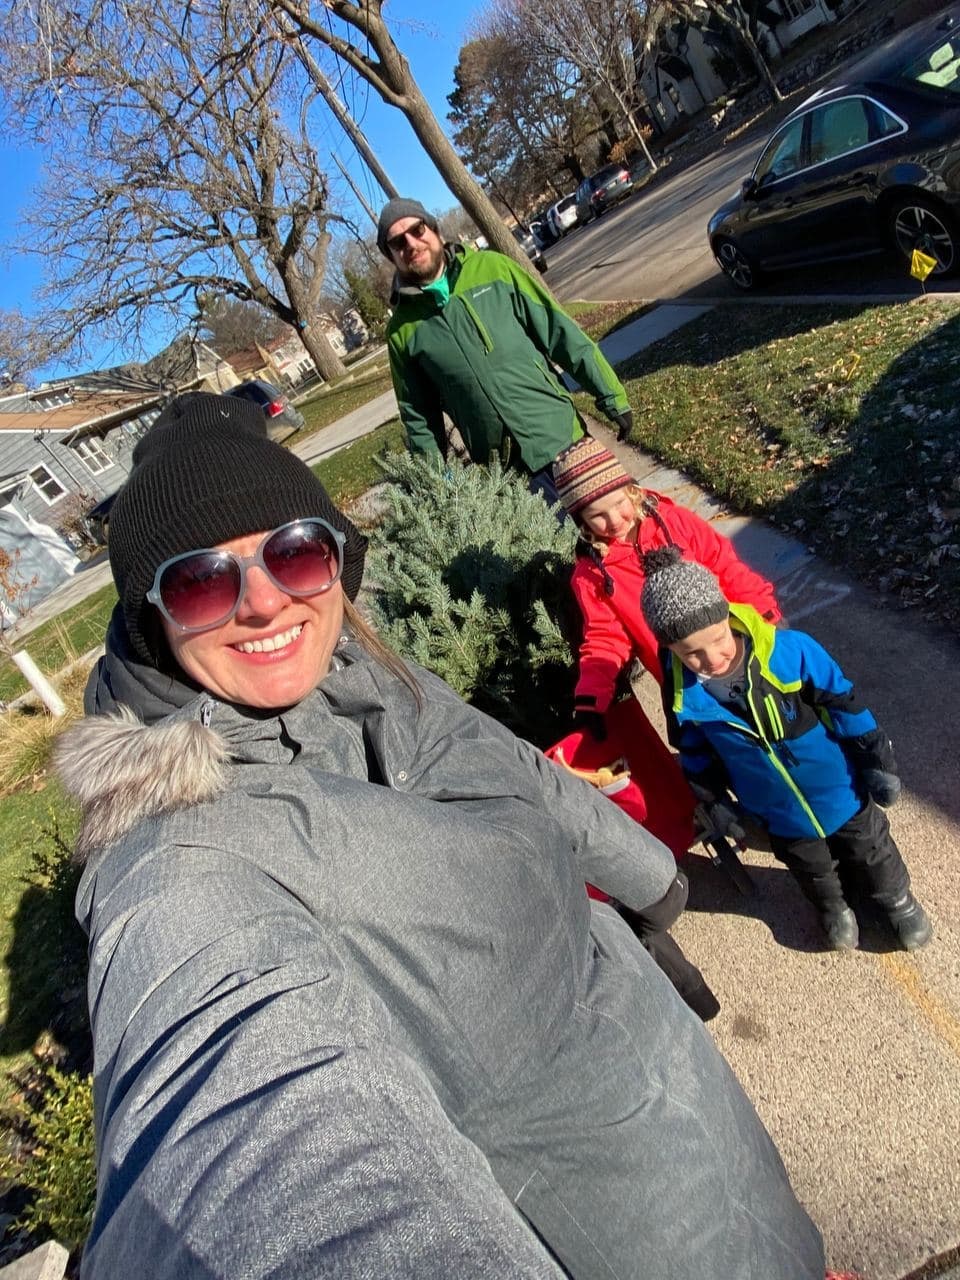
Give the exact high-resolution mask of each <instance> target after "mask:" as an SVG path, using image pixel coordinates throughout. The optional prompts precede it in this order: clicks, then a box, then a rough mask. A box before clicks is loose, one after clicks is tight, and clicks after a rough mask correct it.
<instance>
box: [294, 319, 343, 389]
mask: <svg viewBox="0 0 960 1280" xmlns="http://www.w3.org/2000/svg"><path fill="white" fill-rule="evenodd" d="M297 333H298V334H299V335H300V341H301V342H302V343H303V345H304V346H305V347H306V349H307V351H308V353H309V355H310V358H311V360H312V361H313V363H314V364H315V365H316V366H317V373H319V375H320V377H321V378H322V379H323V380H324V382H332V381H333V380H334V379H335V378H341V377H342V376H343V375H344V374H345V373H346V371H347V370H346V366H345V365H344V363H343V361H342V360H341V359H340V357H339V356H338V355H337V353H336V352H335V351H334V349H333V347H332V346H331V345H330V339H329V338H328V337H327V335H326V334H325V333H324V332H323V329H322V328H321V327H320V325H319V323H317V324H308V325H307V326H306V328H304V329H300V328H298V329H297Z"/></svg>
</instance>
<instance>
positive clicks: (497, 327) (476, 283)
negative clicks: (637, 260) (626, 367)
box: [387, 245, 629, 472]
mask: <svg viewBox="0 0 960 1280" xmlns="http://www.w3.org/2000/svg"><path fill="white" fill-rule="evenodd" d="M447 258H448V262H449V267H448V278H449V281H450V299H449V301H448V302H447V304H446V305H445V306H441V305H440V304H439V302H438V300H437V299H436V297H434V296H431V294H430V293H429V292H426V291H424V290H423V289H421V288H420V287H419V286H418V285H401V286H400V287H399V289H398V293H397V298H396V307H395V310H394V313H393V316H392V317H391V320H390V324H389V326H388V327H387V346H388V349H389V352H390V370H391V373H392V374H393V385H394V389H395V391H396V393H397V402H398V404H399V406H400V416H401V418H402V419H403V424H404V426H405V427H406V430H407V439H408V442H409V445H410V449H411V450H412V451H413V452H414V453H426V454H433V455H435V456H442V455H443V454H444V453H445V449H446V435H445V431H444V426H443V413H444V411H446V413H447V414H449V416H450V417H451V418H452V419H453V421H454V423H456V426H457V428H458V429H459V431H460V434H461V436H462V437H463V440H464V443H465V444H466V446H467V450H468V452H469V454H470V457H471V458H472V459H473V460H474V462H479V463H487V462H489V461H490V459H491V457H493V456H494V455H497V456H499V458H500V459H501V461H503V462H508V463H512V464H514V465H516V464H517V463H518V461H519V462H520V463H521V464H522V466H523V467H524V468H525V469H526V470H528V471H530V472H533V471H539V470H540V469H541V468H542V467H546V466H548V465H549V464H550V463H551V462H552V461H553V459H554V458H555V457H556V456H557V454H558V453H561V452H562V451H563V450H564V449H565V448H566V447H567V445H569V444H570V443H572V441H574V440H576V439H579V437H580V436H581V435H582V434H583V432H582V428H581V426H580V422H579V418H578V416H577V413H576V410H575V409H574V406H573V401H572V400H571V398H570V395H569V393H568V392H567V391H566V390H565V389H564V387H563V386H562V385H561V384H560V382H559V380H558V378H557V376H556V374H555V373H554V372H553V370H552V368H551V367H550V362H551V361H555V362H556V363H557V364H558V365H560V366H561V367H562V368H563V369H565V370H566V371H567V373H569V374H570V375H571V376H572V377H573V378H575V379H576V380H577V382H579V383H580V385H581V386H582V387H584V388H585V389H586V390H588V391H590V392H592V394H593V395H594V397H595V398H596V402H597V408H598V409H599V410H600V412H601V413H604V414H605V415H606V416H607V417H608V418H612V417H613V416H614V415H615V414H617V413H623V412H624V411H625V410H626V409H627V408H628V407H629V405H628V401H627V394H626V392H625V391H624V389H623V386H622V384H621V383H620V381H619V379H618V378H617V375H616V374H615V373H614V372H613V369H612V368H611V367H610V364H609V363H608V361H607V360H606V359H605V358H604V356H603V355H602V354H601V352H600V349H599V348H598V347H597V345H596V343H595V342H593V341H592V340H591V339H590V338H588V337H587V335H586V334H585V333H584V332H583V330H582V329H581V328H580V327H579V326H578V325H576V324H574V322H573V321H572V320H571V319H570V317H569V316H568V315H567V314H566V313H565V312H564V311H563V310H562V309H561V308H560V307H559V306H558V304H557V303H556V301H555V300H554V299H553V297H551V295H550V294H549V293H547V291H546V290H545V289H544V288H543V287H542V286H541V285H540V283H539V282H538V281H537V280H535V279H534V278H533V277H532V276H530V275H529V274H528V273H527V272H526V271H524V270H523V268H522V267H520V266H518V265H517V264H516V263H514V262H513V261H512V260H511V259H510V258H507V257H505V256H504V255H503V254H500V253H494V252H492V251H491V250H489V249H485V250H483V251H479V252H478V251H477V250H473V249H467V248H465V247H464V246H463V245H448V246H447ZM517 454H519V460H518V458H517Z"/></svg>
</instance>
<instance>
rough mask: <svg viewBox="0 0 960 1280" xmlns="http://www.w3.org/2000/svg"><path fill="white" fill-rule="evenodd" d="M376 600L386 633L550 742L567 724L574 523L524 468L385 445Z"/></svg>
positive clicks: (535, 737) (489, 708) (375, 545)
mask: <svg viewBox="0 0 960 1280" xmlns="http://www.w3.org/2000/svg"><path fill="white" fill-rule="evenodd" d="M381 465H382V466H383V468H384V471H385V472H386V476H387V481H388V486H387V488H386V490H385V493H384V496H385V502H384V506H385V510H384V514H383V519H382V522H381V523H380V525H379V527H378V528H377V529H376V531H375V532H374V534H373V539H372V546H371V553H370V556H369V560H368V565H369V575H368V580H369V581H372V583H373V593H372V598H371V602H370V612H371V614H372V617H373V622H374V625H375V626H376V627H377V630H378V631H379V633H380V634H381V636H382V637H383V639H384V640H385V641H386V642H387V643H388V644H390V645H392V647H393V648H394V649H395V650H396V651H397V652H398V653H400V654H402V655H403V656H404V657H407V658H411V659H412V660H414V661H415V662H419V663H420V664H422V665H423V666H425V667H427V668H429V669H430V670H431V671H434V672H436V673H437V675H439V676H442V677H443V679H444V680H446V681H447V682H448V683H449V684H451V685H452V686H453V688H454V689H456V690H457V692H458V693H459V694H461V695H462V696H463V697H464V698H466V700H467V701H468V702H470V703H472V704H473V705H474V706H476V707H479V708H480V709H481V710H483V711H486V712H488V713H489V714H490V715H492V716H494V717H496V719H498V720H500V721H502V722H503V723H504V724H507V725H509V727H510V728H511V729H513V730H514V731H515V732H516V733H519V734H520V735H521V736H522V737H525V738H529V739H530V740H531V741H533V742H536V743H537V744H538V745H541V746H544V745H548V744H549V743H551V742H553V741H555V740H556V739H557V738H559V737H561V736H562V735H563V733H565V732H566V730H567V729H568V728H569V720H570V713H571V704H572V694H573V685H574V680H575V657H574V654H573V653H572V652H571V647H570V644H569V642H568V637H569V635H570V627H571V620H572V617H573V615H575V614H576V603H575V602H574V600H573V596H572V594H571V592H570V586H569V582H570V573H571V570H572V567H573V548H574V545H575V542H576V531H575V529H574V527H573V525H572V524H571V523H570V522H569V521H568V522H567V523H565V524H563V525H561V524H560V523H559V522H558V520H557V518H556V516H555V515H554V513H553V512H552V511H551V510H550V509H549V508H548V507H547V505H546V503H545V502H544V501H543V499H542V498H540V497H536V496H534V495H533V494H531V493H530V492H529V490H528V489H527V486H526V483H525V481H524V479H523V477H521V476H518V475H517V474H516V473H515V472H505V471H503V470H502V469H501V468H500V466H499V465H498V464H497V463H496V462H494V463H492V464H491V466H490V467H489V468H487V467H479V466H471V465H469V464H468V465H463V464H461V463H459V462H456V461H454V462H451V463H450V464H449V465H448V466H446V467H441V466H438V465H436V464H434V463H432V462H430V461H428V460H424V459H422V458H416V457H411V456H410V455H409V454H388V455H387V457H386V458H385V459H384V460H383V461H382V463H381Z"/></svg>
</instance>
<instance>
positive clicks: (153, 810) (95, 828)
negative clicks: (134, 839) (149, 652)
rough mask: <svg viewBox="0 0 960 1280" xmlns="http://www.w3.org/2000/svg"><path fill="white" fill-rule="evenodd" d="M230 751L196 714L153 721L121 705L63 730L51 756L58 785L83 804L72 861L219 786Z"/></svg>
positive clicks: (222, 783) (217, 791)
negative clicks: (52, 756) (190, 716)
mask: <svg viewBox="0 0 960 1280" xmlns="http://www.w3.org/2000/svg"><path fill="white" fill-rule="evenodd" d="M229 759H230V750H229V748H228V746H227V743H226V742H225V741H224V739H223V738H222V737H221V736H220V735H219V734H218V733H215V732H214V731H213V730H212V729H210V728H208V727H207V725H206V724H205V723H204V722H203V720H202V719H200V720H198V719H189V720H188V719H178V718H175V717H170V718H169V719H167V720H165V721H163V722H161V723H160V724H157V725H155V726H147V725H145V724H143V722H142V721H140V720H138V719H137V717H136V715H135V714H134V713H133V712H132V711H131V710H130V709H129V708H128V707H120V708H119V710H118V711H116V712H115V713H114V714H112V715H106V716H89V717H87V718H86V719H84V720H82V721H81V722H80V723H79V724H77V725H74V726H73V727H72V728H70V729H68V730H67V731H66V732H65V733H64V734H63V736H62V737H61V739H60V741H59V743H58V746H57V749H56V753H55V755H54V767H55V768H56V770H57V773H58V774H59V776H60V778H61V780H62V782H63V785H64V787H65V788H66V790H67V791H68V792H69V794H70V795H71V796H73V797H74V799H76V800H78V801H79V802H80V805H81V807H82V809H83V820H82V824H81V829H80V835H79V837H78V839H77V843H76V848H75V850H74V855H73V858H74V861H75V862H78V863H84V862H86V860H87V859H88V857H89V856H90V855H91V854H92V853H93V852H95V851H96V850H97V849H100V848H102V847H103V846H105V845H108V844H112V843H113V841H115V840H119V839H120V837H121V836H123V835H126V833H127V832H128V831H129V830H131V828H132V827H134V826H135V825H136V824H137V823H138V822H140V821H141V820H142V819H144V818H151V817H156V816H157V815H159V814H162V813H170V812H172V811H173V810H175V809H183V808H187V807H189V806H190V805H194V804H200V803H202V802H203V801H205V800H211V799H213V798H214V797H215V796H217V795H219V794H220V793H221V792H222V791H224V790H225V789H226V785H227V762H228V760H229Z"/></svg>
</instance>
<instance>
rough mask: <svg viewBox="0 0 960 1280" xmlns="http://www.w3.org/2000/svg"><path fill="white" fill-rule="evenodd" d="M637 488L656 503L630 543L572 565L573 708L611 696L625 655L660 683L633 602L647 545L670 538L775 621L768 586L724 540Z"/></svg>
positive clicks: (733, 594)
mask: <svg viewBox="0 0 960 1280" xmlns="http://www.w3.org/2000/svg"><path fill="white" fill-rule="evenodd" d="M644 494H645V497H646V498H647V500H648V501H650V502H653V503H655V504H656V515H646V516H644V517H643V519H642V520H641V521H640V528H639V531H638V534H637V541H636V544H634V543H628V542H613V543H611V544H610V545H609V547H608V548H607V553H606V555H605V556H604V557H603V567H602V568H601V566H600V565H599V564H597V562H596V561H595V560H594V559H593V558H591V557H590V556H579V557H578V558H577V563H576V566H575V568H574V570H573V577H572V579H571V582H570V585H571V587H572V588H573V594H574V595H575V596H576V598H577V603H578V604H579V606H580V611H581V613H582V614H583V624H584V626H583V642H582V644H581V645H580V678H579V680H578V681H577V688H576V694H575V698H574V703H575V705H576V706H577V707H578V708H583V709H585V710H590V711H593V710H596V711H601V712H606V710H607V708H608V707H609V706H610V703H611V702H612V701H613V695H614V689H615V686H616V681H617V676H618V675H619V673H620V671H621V670H622V669H623V668H624V667H625V666H626V664H627V663H628V662H630V661H631V660H632V659H633V658H639V659H640V661H641V662H642V663H643V665H644V666H645V667H646V669H647V670H648V671H649V672H650V673H651V674H652V675H653V676H654V677H655V678H656V680H657V682H658V683H662V681H663V672H662V671H661V669H660V660H659V658H658V656H657V650H658V645H657V642H656V640H655V639H654V637H653V632H652V631H651V630H650V628H649V627H648V626H647V624H646V622H645V621H644V618H643V612H642V610H641V608H640V593H641V591H642V589H643V581H644V576H645V575H644V572H643V564H642V557H643V555H644V554H645V552H647V551H652V550H653V549H654V548H655V547H663V546H667V545H668V544H669V543H670V541H671V540H672V541H673V542H675V543H676V545H677V546H678V547H679V548H680V550H681V552H682V554H683V557H684V559H685V560H695V561H697V562H698V563H699V564H702V565H705V566H706V567H707V568H708V569H710V570H711V571H712V572H713V573H715V574H716V576H717V578H718V580H719V582H720V587H721V589H722V590H723V593H724V595H725V596H726V597H727V599H728V600H732V601H734V602H735V603H737V604H749V605H752V606H753V607H754V609H756V611H757V612H758V613H759V614H760V615H761V616H762V617H764V618H766V619H767V620H768V621H769V622H777V621H779V619H780V616H781V615H780V610H779V608H778V607H777V602H776V599H775V598H774V594H773V587H772V586H771V585H770V583H769V582H767V581H766V580H765V579H764V578H761V577H760V575H759V574H758V573H754V571H753V570H752V569H748V568H747V566H746V565H745V564H744V563H743V561H742V560H740V559H738V558H737V553H736V552H735V551H734V549H733V544H732V543H731V542H730V540H729V539H728V538H725V537H723V535H722V534H719V533H717V531H716V529H714V528H713V526H712V525H709V524H707V522H706V520H702V519H701V518H700V516H698V515H694V513H693V512H692V511H688V510H687V508H686V507H678V506H677V505H676V503H674V502H672V501H671V500H670V499H669V498H665V497H663V496H662V495H661V494H659V493H654V492H653V491H652V490H650V489H647V490H644ZM657 517H659V520H658V518H657ZM663 526H665V528H664V527H663ZM604 572H606V574H607V575H609V579H610V581H612V583H613V588H614V590H613V595H608V594H607V592H606V590H605V589H604Z"/></svg>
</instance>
